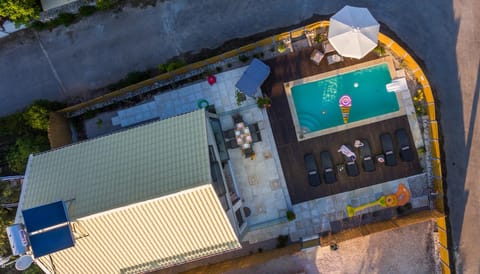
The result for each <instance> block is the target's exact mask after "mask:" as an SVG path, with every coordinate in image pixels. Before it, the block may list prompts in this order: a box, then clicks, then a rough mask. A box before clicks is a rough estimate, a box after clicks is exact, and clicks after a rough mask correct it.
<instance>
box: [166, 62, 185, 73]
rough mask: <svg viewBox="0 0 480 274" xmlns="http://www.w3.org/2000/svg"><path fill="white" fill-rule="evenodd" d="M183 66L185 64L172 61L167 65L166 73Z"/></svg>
mask: <svg viewBox="0 0 480 274" xmlns="http://www.w3.org/2000/svg"><path fill="white" fill-rule="evenodd" d="M183 66H185V63H184V62H183V61H181V60H174V61H171V62H170V63H168V64H167V67H166V69H167V72H170V71H174V70H176V69H178V68H181V67H183Z"/></svg>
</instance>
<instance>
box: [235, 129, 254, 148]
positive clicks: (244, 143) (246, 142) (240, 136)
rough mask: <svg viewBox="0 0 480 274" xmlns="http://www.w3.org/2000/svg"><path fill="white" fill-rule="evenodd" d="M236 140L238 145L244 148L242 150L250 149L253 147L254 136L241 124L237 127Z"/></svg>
mask: <svg viewBox="0 0 480 274" xmlns="http://www.w3.org/2000/svg"><path fill="white" fill-rule="evenodd" d="M235 139H236V140H237V144H238V145H239V146H241V147H242V149H248V148H250V147H251V143H252V135H251V134H250V130H249V129H248V127H246V126H245V123H243V122H240V123H238V124H237V125H236V127H235Z"/></svg>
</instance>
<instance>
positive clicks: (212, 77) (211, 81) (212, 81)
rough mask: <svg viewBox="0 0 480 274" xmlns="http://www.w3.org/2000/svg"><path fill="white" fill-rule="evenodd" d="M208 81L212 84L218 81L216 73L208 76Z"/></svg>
mask: <svg viewBox="0 0 480 274" xmlns="http://www.w3.org/2000/svg"><path fill="white" fill-rule="evenodd" d="M207 81H208V83H209V84H210V85H213V84H215V83H216V82H217V77H215V75H210V76H208V78H207Z"/></svg>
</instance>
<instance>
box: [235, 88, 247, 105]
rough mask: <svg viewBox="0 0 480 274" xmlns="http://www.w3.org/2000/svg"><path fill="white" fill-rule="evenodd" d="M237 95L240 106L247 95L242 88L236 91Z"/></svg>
mask: <svg viewBox="0 0 480 274" xmlns="http://www.w3.org/2000/svg"><path fill="white" fill-rule="evenodd" d="M235 97H236V99H237V106H240V105H241V104H242V103H243V102H244V101H245V100H247V96H245V94H243V92H241V91H240V90H237V91H235Z"/></svg>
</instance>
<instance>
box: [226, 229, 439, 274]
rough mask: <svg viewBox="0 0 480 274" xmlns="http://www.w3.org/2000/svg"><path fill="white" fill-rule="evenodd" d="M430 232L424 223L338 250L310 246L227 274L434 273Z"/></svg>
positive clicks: (354, 240)
mask: <svg viewBox="0 0 480 274" xmlns="http://www.w3.org/2000/svg"><path fill="white" fill-rule="evenodd" d="M432 231H433V223H432V222H424V223H420V224H415V225H411V226H407V227H403V228H400V229H396V230H391V231H386V232H380V233H376V234H372V235H369V236H366V237H363V238H357V239H353V240H349V241H346V242H342V243H340V244H339V249H338V250H337V251H332V250H330V247H313V248H309V249H307V250H305V251H300V252H297V253H295V254H293V255H290V256H282V257H279V258H275V259H273V260H270V261H267V262H266V263H263V264H259V265H255V266H252V267H248V268H241V269H236V270H233V271H229V272H227V273H230V274H240V273H402V274H405V273H435V272H437V271H438V270H437V268H436V267H435V261H436V260H435V257H436V255H435V248H434V246H433V244H434V234H433V233H432Z"/></svg>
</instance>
